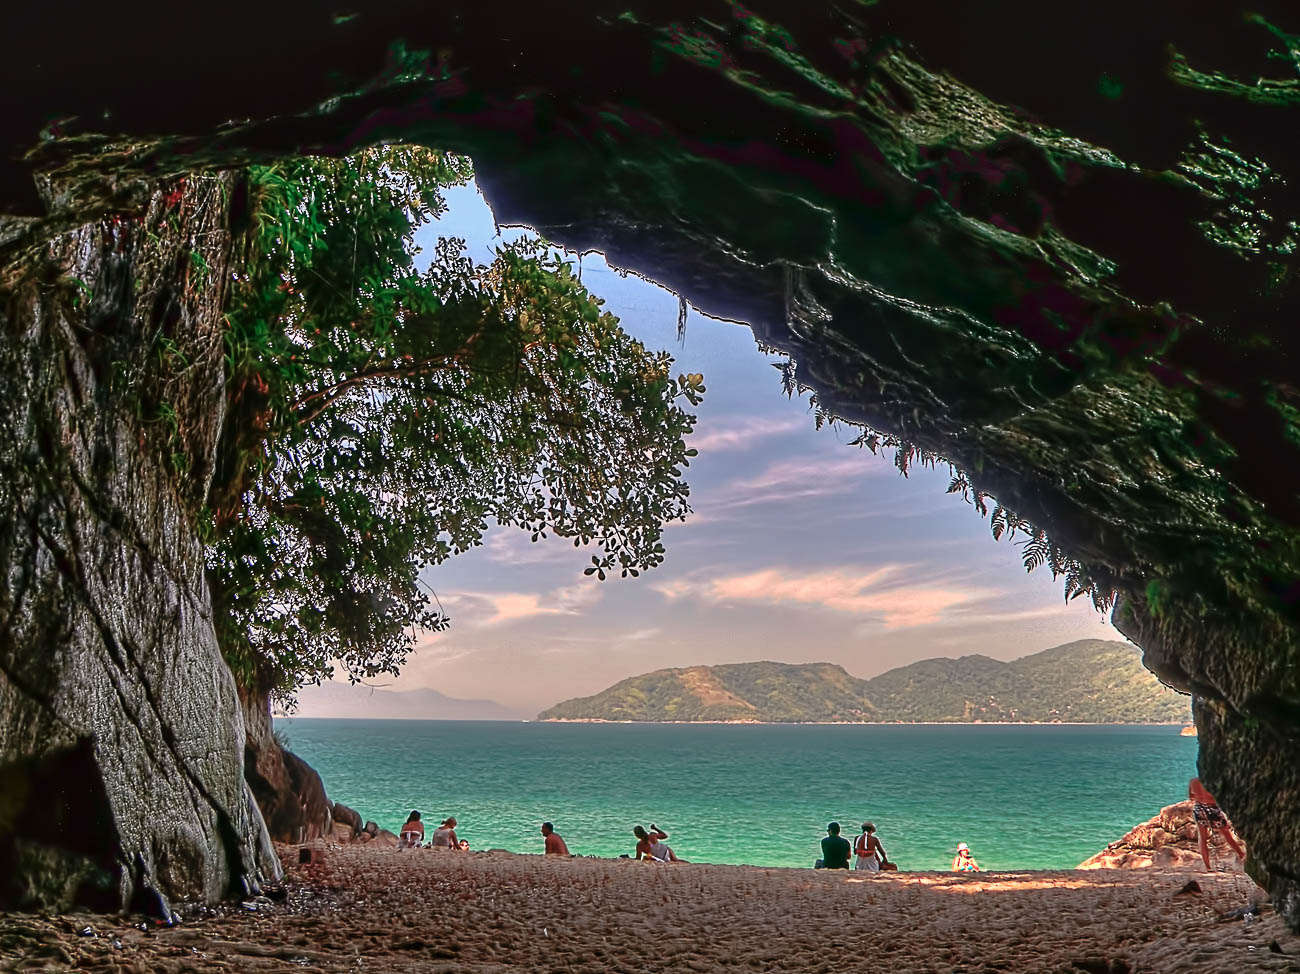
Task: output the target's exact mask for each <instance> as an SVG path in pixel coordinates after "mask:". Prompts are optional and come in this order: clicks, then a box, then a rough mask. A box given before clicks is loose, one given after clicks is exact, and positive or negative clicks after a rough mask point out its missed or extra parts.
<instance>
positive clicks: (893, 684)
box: [538, 639, 1191, 725]
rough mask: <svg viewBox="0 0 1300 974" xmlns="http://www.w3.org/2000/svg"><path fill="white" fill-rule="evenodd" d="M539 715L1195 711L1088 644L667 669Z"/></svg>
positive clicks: (1166, 719)
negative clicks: (859, 673)
mask: <svg viewBox="0 0 1300 974" xmlns="http://www.w3.org/2000/svg"><path fill="white" fill-rule="evenodd" d="M538 719H539V720H550V721H556V720H581V721H652V722H672V723H679V722H728V723H800V722H827V723H1078V724H1089V723H1093V724H1130V723H1156V724H1178V725H1185V724H1187V723H1188V722H1189V721H1190V719H1191V705H1190V698H1188V697H1187V696H1186V695H1184V694H1182V693H1178V692H1177V691H1175V690H1171V689H1170V688H1169V687H1166V686H1165V685H1163V684H1162V683H1160V681H1159V680H1157V679H1156V677H1155V676H1154V675H1152V673H1151V672H1150V671H1149V670H1147V669H1146V668H1145V667H1143V666H1142V661H1141V654H1140V651H1139V650H1138V649H1137V648H1136V647H1134V646H1132V645H1130V644H1128V643H1123V642H1118V641H1115V640H1101V639H1083V640H1078V641H1076V642H1071V643H1066V644H1064V645H1062V646H1055V647H1053V648H1051V649H1045V650H1043V651H1042V652H1039V653H1034V654H1033V655H1030V656H1024V657H1021V658H1020V659H1016V660H1012V661H1010V662H1002V661H1000V660H995V659H992V658H990V657H988V656H981V655H975V656H962V657H960V658H958V659H948V658H938V659H927V660H921V661H920V662H917V663H912V664H909V665H907V666H901V667H897V668H896V669H892V670H888V671H887V672H885V673H881V674H880V675H879V676H876V677H873V678H871V679H869V680H864V679H859V678H857V677H855V676H852V675H851V674H849V673H848V672H847V671H846V670H845V669H844V668H843V667H842V666H839V665H837V664H835V663H776V662H770V661H763V662H754V663H728V664H723V665H719V666H691V667H685V668H674V669H661V670H655V671H654V672H652V673H645V674H642V675H640V676H634V677H630V678H629V679H626V680H622V681H620V682H619V683H616V684H614V685H613V686H612V687H609V688H608V689H606V690H603V691H601V692H600V693H597V694H595V695H593V696H589V697H576V698H574V699H571V700H565V701H564V702H562V703H558V704H556V705H555V706H554V707H551V708H550V709H548V710H545V711H543V712H542V713H541V714H539V715H538Z"/></svg>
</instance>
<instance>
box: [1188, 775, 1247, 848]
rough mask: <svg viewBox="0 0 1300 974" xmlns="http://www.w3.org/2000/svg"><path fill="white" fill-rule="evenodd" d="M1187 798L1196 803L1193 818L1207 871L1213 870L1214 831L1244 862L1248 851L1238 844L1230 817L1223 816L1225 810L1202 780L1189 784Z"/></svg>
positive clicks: (1196, 779)
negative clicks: (1229, 820) (1211, 836)
mask: <svg viewBox="0 0 1300 974" xmlns="http://www.w3.org/2000/svg"><path fill="white" fill-rule="evenodd" d="M1187 797H1188V798H1190V799H1191V800H1192V801H1193V802H1195V803H1196V804H1194V805H1193V806H1192V818H1194V819H1195V820H1196V834H1197V838H1198V839H1199V840H1200V844H1201V859H1202V860H1204V862H1205V868H1206V869H1207V870H1209V869H1212V868H1213V867H1211V866H1210V830H1212V829H1213V830H1216V831H1219V832H1221V833H1222V834H1223V838H1224V839H1225V840H1226V841H1227V843H1228V845H1230V846H1232V851H1233V852H1235V853H1236V854H1237V858H1238V859H1240V860H1242V861H1243V862H1244V861H1245V860H1246V850H1245V849H1243V848H1242V847H1241V845H1240V843H1238V842H1237V838H1236V834H1235V833H1234V832H1233V831H1232V825H1231V824H1230V823H1229V822H1228V816H1226V815H1224V814H1223V809H1221V808H1220V807H1219V803H1218V802H1216V801H1215V800H1214V796H1213V795H1211V794H1210V793H1209V791H1208V790H1207V789H1206V787H1205V785H1203V784H1201V779H1200V778H1193V779H1192V780H1191V781H1189V782H1188V783H1187Z"/></svg>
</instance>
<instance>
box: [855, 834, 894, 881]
mask: <svg viewBox="0 0 1300 974" xmlns="http://www.w3.org/2000/svg"><path fill="white" fill-rule="evenodd" d="M853 853H854V855H856V856H857V857H858V860H857V862H856V863H855V864H854V867H853V868H854V869H860V870H862V871H863V872H868V873H872V874H875V873H879V872H880V867H881V866H883V865H884V864H885V863H887V862H889V857H888V856H886V855H885V847H884V846H882V845H881V844H880V840H879V839H877V838H876V827H875V826H874V825H872V824H871V823H870V822H863V823H862V834H861V835H859V836H858V838H857V841H856V842H854V843H853Z"/></svg>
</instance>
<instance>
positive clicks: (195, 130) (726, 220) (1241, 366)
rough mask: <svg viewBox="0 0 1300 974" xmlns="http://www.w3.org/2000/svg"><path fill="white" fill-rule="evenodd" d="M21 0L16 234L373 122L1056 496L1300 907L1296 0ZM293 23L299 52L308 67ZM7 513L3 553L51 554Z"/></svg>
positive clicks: (975, 480)
mask: <svg viewBox="0 0 1300 974" xmlns="http://www.w3.org/2000/svg"><path fill="white" fill-rule="evenodd" d="M25 14H27V15H28V16H29V19H30V20H31V23H30V24H29V26H28V36H31V37H34V38H57V39H58V40H57V43H55V42H54V41H51V42H50V43H48V44H32V45H27V46H26V47H24V48H23V49H21V50H18V51H15V52H13V53H12V56H10V57H8V58H6V59H4V60H3V62H0V82H3V83H0V91H3V92H6V93H12V94H6V95H5V96H4V97H7V98H8V99H9V103H8V105H7V106H6V107H7V109H8V110H7V111H6V112H5V113H3V114H2V115H0V117H2V118H3V122H0V124H3V125H4V126H6V128H7V131H6V136H7V138H6V140H5V144H6V145H10V146H13V147H14V150H13V151H12V152H11V153H9V154H6V155H5V156H4V157H3V159H0V213H5V214H9V215H10V218H9V219H7V220H4V221H0V261H4V262H6V263H8V262H12V261H14V260H19V261H20V262H22V263H25V264H27V265H28V266H29V267H34V266H36V264H35V263H33V261H35V258H34V257H31V256H30V255H32V254H35V253H37V251H35V250H33V247H34V246H36V245H37V244H39V243H40V241H45V240H50V239H53V238H56V237H57V236H58V234H60V233H62V232H63V230H65V229H66V228H67V227H68V226H71V225H81V224H84V223H86V222H87V220H89V219H90V218H91V217H93V216H95V215H97V214H102V213H108V212H112V211H113V208H114V207H115V206H118V205H120V202H119V200H118V196H119V192H118V190H117V187H118V185H119V184H120V181H121V179H122V178H123V177H124V176H130V175H131V174H138V173H140V172H148V173H151V174H153V175H154V176H159V175H165V174H173V175H175V174H180V173H183V172H188V171H195V170H202V169H205V168H211V167H221V166H230V165H240V164H243V163H245V162H247V161H248V160H250V159H273V158H275V157H276V156H277V155H281V154H284V153H292V152H321V153H327V154H338V153H342V152H346V151H348V150H349V149H351V148H353V147H356V146H360V145H363V144H367V143H370V142H374V141H378V140H381V139H387V140H398V139H410V140H415V141H421V142H424V143H426V144H430V145H437V146H440V147H443V148H449V149H455V150H459V151H464V152H466V153H467V154H469V155H472V156H473V157H474V160H475V163H476V166H477V169H478V173H479V184H480V186H481V187H483V188H484V190H485V191H486V193H487V195H488V197H489V198H490V199H491V200H492V202H493V204H494V206H495V207H496V211H497V216H498V218H499V219H501V220H503V221H520V222H525V223H529V224H531V225H533V226H535V227H537V228H538V229H540V230H541V231H543V232H544V233H545V234H546V235H548V236H549V237H551V238H552V239H553V240H556V241H559V242H562V243H565V244H568V245H571V246H573V247H576V248H579V249H585V248H598V249H601V250H603V251H605V252H606V253H607V254H608V255H609V256H610V258H611V260H613V261H614V262H615V263H618V264H622V265H624V266H627V267H630V268H634V269H636V270H639V271H641V272H644V273H646V274H648V275H650V276H652V277H654V278H656V279H657V280H660V281H663V282H665V283H666V284H669V285H671V286H673V287H675V288H677V289H678V290H679V292H680V293H681V294H682V295H683V297H684V298H685V299H686V300H689V301H690V302H692V303H693V304H695V305H697V306H698V307H700V308H701V309H703V310H706V311H710V312H713V313H716V314H721V315H727V316H731V317H736V318H739V319H742V320H745V321H748V322H750V323H752V326H753V328H754V331H755V333H756V334H757V335H758V336H759V337H760V338H761V339H762V340H763V341H764V342H765V343H767V344H768V345H770V346H773V347H776V348H778V349H781V350H784V351H787V352H789V353H791V354H792V355H793V356H794V357H795V358H796V359H797V371H792V372H791V373H790V374H789V376H788V379H789V382H790V384H791V386H792V387H793V386H794V385H795V384H798V383H807V384H808V385H809V386H811V387H812V388H813V389H815V390H816V392H817V396H818V402H819V405H820V406H821V407H822V408H823V409H824V410H826V411H827V412H829V413H831V414H833V415H837V416H841V417H845V418H848V419H852V420H859V421H863V422H866V423H869V424H870V425H871V426H872V427H874V428H875V429H876V430H879V431H883V432H884V433H887V434H892V435H894V436H896V437H898V438H900V439H901V444H900V446H901V452H900V463H901V464H902V465H905V464H906V462H907V461H908V460H910V459H914V458H915V457H916V455H917V454H916V452H915V451H916V450H921V451H924V452H923V453H922V456H924V455H925V454H926V453H928V454H937V455H940V456H942V457H946V458H949V459H952V460H955V461H956V462H957V463H958V464H959V465H960V466H961V468H962V469H963V470H965V471H966V472H967V473H966V476H965V478H964V479H961V478H959V479H958V482H957V483H956V484H954V487H955V488H956V490H957V492H959V493H965V494H966V495H967V496H968V497H969V498H970V499H971V500H972V502H974V503H976V504H977V505H979V506H983V505H984V504H985V501H986V498H985V497H984V496H983V494H982V493H981V492H987V493H989V494H992V495H994V496H996V498H997V501H998V502H1000V503H1001V504H1002V505H1005V509H999V508H995V507H994V506H993V505H992V504H989V505H988V508H989V511H990V514H989V516H990V519H991V520H992V519H996V523H997V525H998V530H999V532H1000V533H1001V532H1003V531H1005V530H1006V528H1007V526H1008V525H1011V526H1013V527H1014V526H1016V525H1022V524H1023V523H1024V522H1026V521H1027V522H1028V523H1030V524H1032V528H1030V529H1029V530H1030V537H1029V538H1028V539H1025V540H1027V541H1028V542H1029V543H1028V544H1026V548H1025V557H1026V562H1027V563H1029V564H1044V565H1047V566H1049V567H1050V568H1051V569H1052V570H1053V571H1059V572H1061V573H1063V574H1064V575H1065V578H1066V584H1067V585H1068V587H1069V590H1070V591H1071V592H1085V593H1088V592H1095V593H1097V594H1098V595H1099V596H1100V599H1099V601H1101V602H1102V603H1103V604H1104V603H1105V601H1106V595H1107V593H1108V592H1109V591H1110V590H1115V591H1117V592H1118V593H1119V594H1120V602H1119V604H1118V605H1117V607H1116V615H1115V618H1116V622H1117V624H1118V625H1120V626H1121V627H1122V628H1123V629H1124V631H1125V632H1127V633H1129V634H1131V635H1132V636H1133V637H1134V638H1135V639H1136V641H1137V642H1138V643H1139V645H1141V646H1143V647H1144V649H1146V651H1147V657H1146V659H1147V663H1148V665H1149V666H1150V667H1151V668H1152V669H1153V670H1154V671H1155V672H1157V673H1158V674H1159V675H1161V676H1162V677H1163V678H1164V679H1166V680H1167V681H1169V682H1170V683H1171V684H1173V685H1175V686H1177V687H1179V688H1181V689H1184V690H1188V691H1191V692H1193V693H1194V694H1195V695H1196V696H1197V698H1198V703H1197V706H1196V722H1197V726H1198V728H1199V730H1200V745H1201V752H1202V757H1201V777H1202V779H1203V780H1204V781H1205V782H1206V784H1207V786H1209V787H1210V789H1211V790H1212V791H1213V792H1215V794H1216V795H1217V796H1218V798H1219V801H1220V803H1221V804H1222V805H1223V807H1224V808H1225V810H1226V811H1227V812H1228V813H1229V815H1230V816H1231V817H1232V819H1233V821H1234V822H1235V823H1236V825H1237V827H1238V828H1239V830H1240V832H1241V834H1242V836H1243V837H1244V838H1245V839H1246V840H1247V842H1248V843H1249V844H1250V848H1251V850H1252V855H1253V857H1254V858H1253V860H1252V869H1253V870H1254V871H1255V873H1256V875H1258V876H1260V877H1261V879H1262V880H1263V881H1264V882H1265V883H1266V884H1267V885H1268V887H1269V889H1270V891H1271V892H1272V894H1273V899H1274V902H1275V905H1276V906H1277V908H1278V910H1279V911H1280V912H1281V913H1283V914H1284V915H1285V916H1286V917H1287V918H1288V919H1289V920H1290V922H1291V923H1292V924H1293V925H1296V926H1300V829H1297V828H1296V818H1297V815H1298V814H1300V813H1298V812H1297V809H1300V759H1298V758H1297V752H1298V749H1300V639H1298V638H1297V633H1298V627H1300V543H1298V539H1300V493H1298V492H1297V491H1296V487H1295V482H1294V477H1292V476H1290V475H1289V471H1292V470H1295V469H1300V380H1298V378H1297V365H1296V362H1297V360H1298V359H1300V329H1296V328H1295V327H1294V322H1295V321H1296V320H1298V319H1300V159H1298V158H1297V156H1296V154H1295V152H1294V150H1293V149H1292V148H1291V142H1292V141H1293V139H1294V132H1293V130H1294V124H1293V119H1292V115H1293V113H1294V111H1295V103H1296V81H1295V77H1294V75H1293V74H1292V71H1293V69H1294V65H1295V64H1296V58H1297V50H1300V48H1298V46H1297V41H1296V36H1297V33H1300V25H1297V22H1296V12H1295V8H1294V4H1290V3H1286V2H1283V0H1259V2H1255V0H1252V2H1251V3H1249V4H1245V3H1244V2H1242V0H1231V2H1225V3H1221V4H1216V5H1214V8H1213V10H1206V11H1198V16H1196V17H1188V16H1186V5H1185V4H1180V3H1176V2H1174V0H1150V2H1147V3H1142V4H1134V3H1131V2H1125V3H1120V2H1118V0H1100V2H1096V3H1093V4H1089V5H1087V6H1086V7H1079V8H1077V9H1075V8H1070V9H1069V11H1068V17H1069V22H1068V24H1066V25H1064V26H1063V25H1062V24H1061V23H1060V22H1059V19H1058V18H1057V17H1044V16H1042V8H1041V5H1040V4H1036V3H1033V4H1031V3H1030V2H1029V0H1009V2H1007V3H1004V4H1002V5H1000V6H999V8H998V16H996V17H990V16H988V15H987V11H986V10H985V9H984V8H983V7H981V6H980V5H977V4H964V5H963V4H957V3H952V2H941V0H880V2H877V3H872V4H854V5H824V4H803V5H789V4H780V3H776V2H771V0H769V2H762V0H755V2H752V3H746V4H743V5H742V4H739V3H736V2H725V0H697V2H692V3H687V2H685V0H682V2H678V0H663V2H660V3H656V4H642V5H635V4H631V5H629V4H627V3H617V4H616V3H604V2H600V0H593V2H592V3H590V4H587V5H584V6H582V7H581V8H580V9H577V10H575V11H573V12H571V13H570V14H569V15H568V16H566V17H565V18H563V24H562V29H559V28H557V22H556V19H555V14H554V12H553V11H552V10H551V9H550V8H547V7H545V6H544V5H536V4H534V5H523V6H521V7H518V8H517V9H513V10H512V15H511V17H510V18H502V17H501V16H500V15H499V11H498V10H497V9H496V8H495V7H494V6H493V5H491V4H479V5H447V6H445V7H439V8H436V9H430V8H427V7H425V6H420V5H411V4H408V3H406V2H404V0H383V2H378V3H374V4H370V5H367V7H366V9H365V10H364V11H363V12H360V13H359V14H358V15H357V16H347V17H342V16H331V15H330V14H329V12H328V11H326V10H325V9H323V8H320V7H318V6H315V5H310V4H293V3H286V4H281V5H275V7H274V9H270V8H268V7H267V5H265V4H263V5H260V6H258V7H252V6H249V7H241V6H239V5H235V6H231V5H230V4H224V5H221V6H220V7H213V6H211V5H202V4H192V5H188V6H182V7H179V8H177V7H175V6H174V5H169V6H167V7H165V8H164V7H162V5H158V7H157V8H156V9H152V10H150V9H147V8H143V7H139V6H136V7H132V8H131V10H129V11H118V10H115V11H114V13H113V15H112V17H111V18H103V17H84V18H75V19H69V18H66V17H65V16H64V15H63V11H62V10H60V9H59V8H58V7H57V5H53V4H47V5H45V6H43V7H42V6H35V7H32V8H30V9H28V10H25ZM1063 15H1064V14H1063ZM250 21H254V22H256V23H257V24H258V30H257V31H255V32H250V31H248V29H247V23H249V22H250ZM158 23H166V24H167V25H168V31H169V36H172V37H175V38H177V39H178V40H177V42H176V43H175V44H174V45H158V44H156V43H155V42H154V40H153V38H154V37H155V32H154V30H153V29H154V27H155V26H156V24H158ZM193 37H201V38H203V39H204V43H203V44H202V45H194V44H187V43H182V42H181V41H180V39H182V38H193ZM288 37H292V38H293V45H294V48H295V53H296V60H297V62H298V63H302V64H308V65H311V69H310V70H303V71H293V72H288V71H285V70H283V67H282V65H283V52H282V45H283V41H282V40H281V39H282V38H288ZM270 76H273V77H275V79H276V83H275V84H269V85H268V84H267V83H266V78H267V77H270ZM102 78H112V79H113V83H112V85H104V84H101V83H97V82H98V79H102ZM177 78H184V79H186V82H187V83H186V84H176V83H175V79H177ZM196 93H199V94H196ZM52 120H53V121H52ZM232 120H233V121H232ZM28 149H30V150H32V151H30V152H28V151H26V150H28ZM33 172H36V173H37V174H38V176H39V177H40V180H45V179H51V178H52V179H55V180H56V181H57V182H58V183H59V185H62V186H65V187H68V189H67V191H66V192H65V193H64V194H63V195H62V196H61V197H60V198H58V199H50V198H48V194H47V198H45V199H43V198H42V197H41V195H40V194H39V193H38V192H36V191H35V190H34V189H33V187H34V186H37V187H39V186H40V185H41V182H40V181H39V180H38V181H36V182H34V181H33V178H32V176H33ZM23 255H27V256H23ZM73 287H74V288H75V285H73ZM123 300H126V299H125V298H123ZM107 320H115V319H114V318H113V316H111V315H110V316H107ZM128 331H129V330H128ZM135 339H136V341H137V342H138V343H139V344H141V345H142V346H143V347H147V346H148V338H147V336H144V335H136V336H135ZM85 355H86V360H87V361H88V362H89V363H90V364H92V365H95V366H96V367H97V368H99V369H100V371H101V372H107V371H110V366H111V364H112V362H113V361H114V358H113V353H112V351H111V350H107V349H106V348H104V347H102V346H101V347H88V348H87V350H86V353H85ZM58 357H59V349H58V348H55V347H47V348H46V350H45V351H44V352H43V353H41V354H40V355H36V356H35V357H34V358H32V360H31V361H32V363H33V364H36V365H39V366H40V367H41V368H42V369H46V368H51V367H53V366H51V365H50V363H57V362H58V360H59V358H58ZM25 361H26V360H24V362H25ZM5 374H6V377H7V376H10V375H15V374H21V373H15V372H14V371H12V370H10V371H7V372H6V373H5ZM5 395H6V397H8V396H10V393H9V391H8V387H6V393H5ZM4 408H5V409H6V410H8V411H9V412H10V413H12V412H13V410H14V409H15V408H16V407H14V406H12V405H11V404H6V405H5V407H4ZM16 428H21V427H16ZM62 442H63V440H62V438H60V437H57V436H56V437H54V439H53V442H52V443H51V445H50V448H51V449H53V448H54V447H55V446H57V445H58V444H61V443H62ZM134 442H135V439H134V437H130V436H128V437H126V439H125V442H124V443H123V445H122V447H123V449H125V450H126V452H125V453H120V452H119V453H117V454H116V455H115V454H114V452H113V451H112V450H110V451H109V453H108V455H107V458H106V459H105V460H104V461H103V464H104V465H106V466H107V467H108V468H112V472H113V475H114V476H121V475H122V474H123V473H124V472H129V473H131V474H134V473H135V472H136V468H135V467H134V466H132V464H131V460H130V456H131V454H130V446H131V444H132V443H134ZM863 442H864V443H865V444H866V445H870V446H872V448H875V446H876V445H878V444H879V443H880V442H882V441H881V440H880V439H878V438H874V437H872V436H867V437H866V438H865V439H864V441H863ZM31 443H36V444H37V450H38V451H40V450H43V449H44V447H43V446H41V445H40V444H39V442H38V441H36V440H24V444H31ZM146 473H148V472H147V471H146ZM155 480H156V478H155ZM151 485H152V486H156V487H157V489H158V490H160V491H162V492H163V493H165V491H166V489H167V486H168V485H167V483H165V482H163V483H155V481H154V480H150V478H149V476H145V477H144V478H143V479H142V480H141V481H140V489H141V490H144V489H146V488H150V487H151ZM10 509H14V508H12V507H11V508H10ZM1007 509H1009V510H1010V511H1012V512H1014V514H1008V513H1007ZM105 516H107V515H105ZM1040 529H1041V530H1042V531H1044V532H1046V534H1045V535H1040V534H1039V531H1040ZM1048 538H1050V542H1049V541H1048V540H1047V539H1048ZM7 543H9V544H11V549H10V550H9V552H8V557H9V560H8V561H7V562H5V567H6V570H7V575H6V578H8V579H10V580H11V581H10V582H9V583H8V584H11V585H12V584H13V582H12V580H13V579H15V578H17V577H20V576H21V574H22V572H21V571H18V569H20V568H21V569H22V570H23V571H28V572H36V571H56V570H57V563H56V565H55V566H54V567H48V563H49V561H50V558H48V557H45V556H41V557H43V558H45V561H41V560H40V559H39V558H38V557H37V553H36V542H30V543H29V542H27V541H22V542H21V544H19V543H18V542H7ZM23 545H26V546H27V547H23ZM188 545H189V541H188V538H187V537H178V538H176V539H174V544H172V545H169V546H167V549H166V551H167V553H166V556H167V557H171V553H172V552H174V551H180V552H185V551H187V550H189V548H188V547H187V546H188ZM42 550H44V549H42ZM51 557H53V556H51ZM56 562H57V559H56ZM24 566H26V567H24ZM42 566H46V567H42ZM140 577H145V576H140ZM131 604H132V603H131V602H130V601H129V600H126V601H124V602H122V603H121V605H122V606H123V609H122V611H123V612H124V613H130V614H131V615H132V616H134V614H135V612H137V611H143V610H142V609H132V608H130V606H131ZM131 624H132V625H134V626H140V627H147V626H148V625H153V624H154V623H153V621H152V616H151V614H150V613H145V614H144V617H143V618H140V619H134V618H133V619H132V620H131ZM5 638H10V637H9V636H6V637H5ZM13 645H14V647H15V649H14V650H13V652H14V653H16V654H17V657H16V658H18V659H19V660H20V661H21V664H22V666H24V667H35V668H38V669H39V668H40V667H42V666H44V665H45V664H46V661H47V660H48V658H49V655H48V653H46V650H45V647H46V645H47V643H46V642H43V641H42V640H41V638H39V637H33V638H27V637H26V636H24V637H23V640H22V641H21V642H14V643H13ZM50 645H63V643H62V642H58V641H55V642H54V643H51V644H50ZM129 692H131V693H134V692H136V690H135V689H131V690H130V691H129ZM15 726H26V725H15ZM51 733H53V731H51ZM73 738H75V735H73V736H72V737H66V736H65V737H62V738H59V739H60V740H61V741H65V742H66V744H67V746H68V747H69V748H72V750H73V751H75V746H74V745H75V740H74V739H73ZM61 746H62V745H61ZM5 747H6V748H9V749H10V753H28V752H29V750H30V749H28V750H21V749H18V748H17V747H16V746H14V745H10V744H5Z"/></svg>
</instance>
